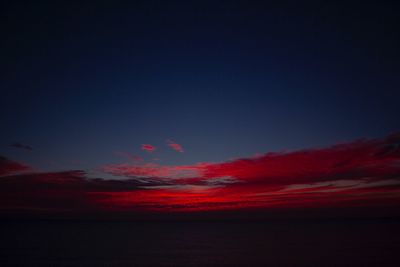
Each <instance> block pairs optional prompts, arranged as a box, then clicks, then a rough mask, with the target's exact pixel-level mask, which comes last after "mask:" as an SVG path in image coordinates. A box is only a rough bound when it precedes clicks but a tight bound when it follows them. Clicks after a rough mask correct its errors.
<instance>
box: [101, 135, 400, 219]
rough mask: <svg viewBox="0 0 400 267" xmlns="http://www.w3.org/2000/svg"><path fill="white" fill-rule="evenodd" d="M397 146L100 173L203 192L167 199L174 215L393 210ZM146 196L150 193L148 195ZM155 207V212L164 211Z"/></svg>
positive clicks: (357, 144) (394, 139)
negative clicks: (383, 207) (355, 208)
mask: <svg viewBox="0 0 400 267" xmlns="http://www.w3.org/2000/svg"><path fill="white" fill-rule="evenodd" d="M399 140H400V135H392V136H389V137H387V138H385V139H362V140H357V141H354V142H349V143H344V144H339V145H334V146H331V147H327V148H318V149H307V150H300V151H293V152H285V153H266V154H263V155H257V156H256V157H251V158H243V159H237V160H232V161H228V162H223V163H212V162H209V163H197V164H194V165H181V166H179V165H178V166H168V165H167V166H165V165H158V164H144V165H142V166H130V165H109V166H106V167H104V168H103V170H104V171H105V172H108V173H111V174H115V175H120V176H126V177H133V176H136V177H141V179H142V180H143V181H145V180H147V179H148V180H149V181H154V180H157V179H160V180H163V181H167V182H168V187H162V188H163V189H164V191H171V190H172V189H173V188H175V189H176V188H180V189H182V188H185V189H189V188H190V187H191V186H200V187H201V186H203V187H204V189H205V190H203V192H202V195H198V196H197V195H196V196H193V191H190V190H187V191H185V190H181V191H180V194H179V197H178V196H177V195H176V194H173V195H174V196H175V197H174V198H172V197H171V199H175V198H177V199H176V202H179V203H181V204H182V205H178V204H177V203H175V204H176V205H173V206H174V207H175V208H176V209H177V210H186V211H188V210H190V211H193V210H205V209H213V210H214V209H217V210H224V209H238V208H241V209H242V208H245V209H246V208H260V209H268V208H273V207H287V208H289V207H293V208H295V207H302V206H304V207H323V206H324V205H328V203H329V205H331V206H332V205H334V206H335V205H336V206H340V205H342V204H343V203H347V204H346V205H350V206H351V205H354V204H355V203H357V205H378V204H379V203H381V204H382V203H385V204H388V201H389V200H388V199H391V201H392V202H391V203H392V204H393V203H395V201H397V200H399V198H400V150H399V146H398V145H396V144H398V143H399ZM174 185H175V186H174ZM182 185H185V186H184V187H182ZM207 186H208V187H207ZM148 188H150V187H148ZM162 188H161V187H159V188H157V190H161V189H162ZM157 190H156V191H157ZM204 191H205V192H207V194H204ZM185 193H187V195H185ZM148 194H149V195H152V194H156V192H155V191H154V190H150V191H149V192H148ZM299 194H301V197H299ZM193 197H196V199H197V200H196V201H195V202H193V200H192V198H193ZM143 198H146V196H143ZM152 200H154V198H152ZM171 201H172V200H171ZM163 202H164V201H163ZM172 203H173V201H172V202H170V204H171V205H172ZM373 203H374V204H373ZM131 204H132V203H131ZM154 204H155V203H154ZM158 204H159V206H157V207H161V206H163V205H167V203H163V204H160V203H158ZM161 209H162V208H161ZM171 209H172V208H171Z"/></svg>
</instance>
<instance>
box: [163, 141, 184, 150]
mask: <svg viewBox="0 0 400 267" xmlns="http://www.w3.org/2000/svg"><path fill="white" fill-rule="evenodd" d="M167 146H169V147H170V148H172V149H174V150H176V151H178V152H181V153H183V147H182V146H181V145H180V144H178V143H176V142H174V141H172V140H167Z"/></svg>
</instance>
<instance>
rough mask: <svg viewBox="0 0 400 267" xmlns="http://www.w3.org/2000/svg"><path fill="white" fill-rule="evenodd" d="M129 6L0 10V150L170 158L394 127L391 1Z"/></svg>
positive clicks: (86, 163)
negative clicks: (171, 144)
mask: <svg viewBox="0 0 400 267" xmlns="http://www.w3.org/2000/svg"><path fill="white" fill-rule="evenodd" d="M133 2H135V3H130V4H123V3H122V2H119V1H108V2H107V1H106V2H104V3H102V4H97V5H95V6H94V5H92V4H83V3H75V4H72V3H69V2H65V4H60V2H58V3H55V2H52V1H51V2H49V3H42V4H38V3H36V2H35V1H33V2H29V3H23V2H18V1H12V2H8V3H5V4H2V5H4V6H2V7H1V10H2V15H1V17H2V24H3V27H4V26H5V31H3V34H2V42H1V44H0V46H1V52H0V53H1V58H2V64H1V66H2V71H1V73H2V74H1V81H0V88H1V90H2V93H1V98H0V121H1V125H2V127H1V128H2V131H1V139H0V147H1V154H2V155H5V156H7V157H10V158H13V159H16V160H19V161H22V162H26V163H29V164H31V165H33V166H36V167H37V168H40V169H46V170H53V169H57V170H58V169H92V170H93V169H95V168H97V167H98V166H101V165H102V164H109V163H114V162H122V161H126V160H125V159H124V158H121V157H119V156H117V155H115V152H117V151H124V152H129V153H132V154H135V155H140V156H142V157H143V158H145V159H146V160H148V161H151V159H152V158H159V161H158V162H159V163H160V164H173V165H174V164H179V165H181V164H193V163H196V162H206V161H207V162H215V161H225V160H228V159H231V158H238V157H246V156H252V155H254V154H256V153H265V152H269V151H282V150H296V149H301V148H309V147H321V146H327V145H331V144H335V143H340V142H345V141H349V140H353V139H357V138H362V137H382V136H385V135H387V134H388V133H391V132H395V131H398V130H399V129H400V120H399V118H398V114H400V105H399V99H400V89H399V88H400V87H399V85H400V81H399V70H400V68H399V66H400V64H399V62H400V61H399V60H400V53H399V50H398V47H400V43H399V41H400V36H399V28H398V25H400V22H399V16H398V14H399V6H398V5H397V4H395V3H394V2H391V1H388V2H386V1H377V2H375V3H372V2H368V3H365V2H363V1H361V2H359V3H356V4H348V3H346V4H342V3H326V2H325V1H323V2H325V3H320V2H322V1H317V2H314V3H312V2H308V4H298V3H294V2H291V1H279V4H265V3H264V4H260V3H259V2H258V1H256V2H253V3H251V2H250V3H249V2H248V1H197V3H196V2H188V1H182V2H175V1H172V2H170V1H142V2H141V1H133ZM296 2H297V1H296ZM166 139H172V140H174V141H176V142H177V143H179V144H181V145H182V146H183V147H184V149H185V152H184V153H177V152H176V151H174V150H172V149H169V148H168V147H167V146H166V144H165V142H166ZM14 142H20V143H22V144H26V145H29V146H31V147H32V148H33V151H26V150H23V149H17V148H15V147H12V146H10V144H12V143H14ZM141 144H152V145H154V146H156V147H157V148H158V149H157V151H156V152H154V153H151V154H149V153H146V152H145V151H141V150H140V146H141Z"/></svg>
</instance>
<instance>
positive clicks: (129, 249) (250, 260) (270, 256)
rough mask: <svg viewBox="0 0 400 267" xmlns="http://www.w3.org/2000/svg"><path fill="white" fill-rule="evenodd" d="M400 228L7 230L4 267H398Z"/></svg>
mask: <svg viewBox="0 0 400 267" xmlns="http://www.w3.org/2000/svg"><path fill="white" fill-rule="evenodd" d="M399 226H400V224H399V222H396V221H334V222H332V221H323V222H313V221H308V222H298V221H297V222H253V223H250V222H246V223H243V222H241V223H239V222H225V223H222V222H149V223H146V222H141V223H137V222H43V221H42V222H28V221H25V222H21V221H20V222H3V223H2V224H1V231H0V234H1V236H0V266H400V260H399V258H400V240H399V233H400V231H399Z"/></svg>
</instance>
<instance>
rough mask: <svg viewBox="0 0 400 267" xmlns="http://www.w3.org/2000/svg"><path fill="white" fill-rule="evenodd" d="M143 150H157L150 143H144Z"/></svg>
mask: <svg viewBox="0 0 400 267" xmlns="http://www.w3.org/2000/svg"><path fill="white" fill-rule="evenodd" d="M142 150H145V151H147V152H150V153H152V152H154V151H155V150H156V148H155V147H154V146H152V145H149V144H142Z"/></svg>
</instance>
